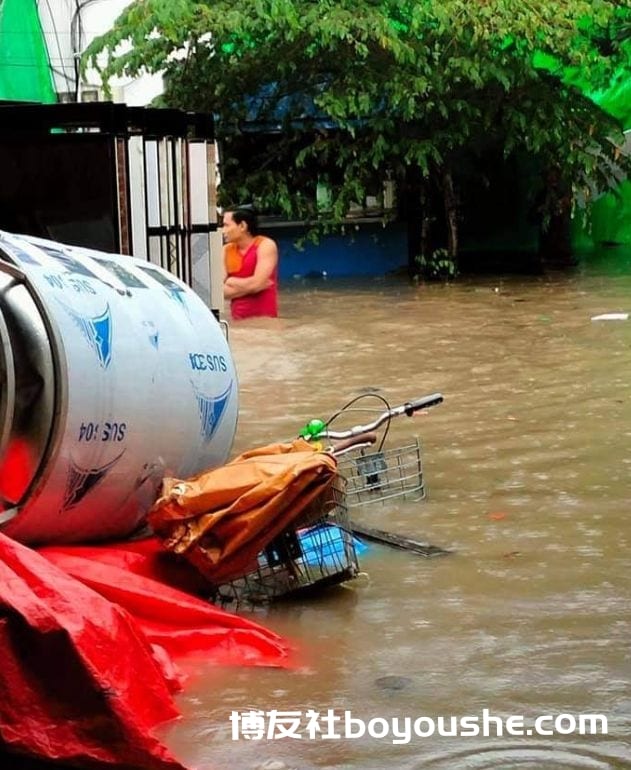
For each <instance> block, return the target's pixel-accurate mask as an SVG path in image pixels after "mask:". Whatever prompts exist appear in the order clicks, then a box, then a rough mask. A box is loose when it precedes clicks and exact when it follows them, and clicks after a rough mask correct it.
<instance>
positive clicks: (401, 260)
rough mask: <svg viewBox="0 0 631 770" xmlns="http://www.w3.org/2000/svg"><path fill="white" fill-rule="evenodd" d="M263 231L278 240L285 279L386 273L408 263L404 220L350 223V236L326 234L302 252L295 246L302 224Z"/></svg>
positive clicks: (403, 266) (281, 272) (281, 268)
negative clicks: (317, 275)
mask: <svg viewBox="0 0 631 770" xmlns="http://www.w3.org/2000/svg"><path fill="white" fill-rule="evenodd" d="M355 228H357V229H355ZM261 231H262V232H263V233H264V234H265V235H269V236H270V237H271V238H274V240H275V241H276V242H277V243H278V248H279V253H280V268H279V275H280V279H281V280H286V279H290V278H293V277H294V276H305V275H308V274H309V273H312V274H313V273H322V272H323V271H325V272H326V273H327V275H328V276H330V277H335V276H336V277H340V276H351V275H384V274H385V273H388V272H390V271H392V270H397V269H400V268H405V266H406V265H407V231H406V225H405V223H401V222H396V223H393V224H389V225H386V227H383V226H382V224H381V223H380V222H369V223H361V224H359V223H358V224H350V225H349V226H348V231H349V233H348V234H347V235H326V236H322V238H321V240H320V243H319V244H317V245H315V244H313V243H311V242H307V243H305V244H304V247H303V250H302V251H300V250H298V249H297V248H296V246H295V241H296V240H297V239H298V238H300V237H301V236H302V235H304V229H303V228H301V227H273V228H272V227H270V228H266V227H265V226H262V227H261Z"/></svg>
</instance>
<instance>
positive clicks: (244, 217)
mask: <svg viewBox="0 0 631 770" xmlns="http://www.w3.org/2000/svg"><path fill="white" fill-rule="evenodd" d="M228 212H230V213H231V214H232V219H233V221H234V222H236V223H237V224H238V225H240V224H241V222H245V223H246V225H247V226H248V232H249V233H250V235H258V231H259V223H258V218H257V216H256V213H255V212H254V211H253V210H252V209H244V208H243V209H242V208H239V207H238V206H236V207H235V208H231V209H226V210H225V213H226V214H227V213H228Z"/></svg>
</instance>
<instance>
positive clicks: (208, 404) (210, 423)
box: [195, 382, 234, 443]
mask: <svg viewBox="0 0 631 770" xmlns="http://www.w3.org/2000/svg"><path fill="white" fill-rule="evenodd" d="M233 385H234V382H230V385H228V387H227V388H226V390H224V392H223V393H220V394H219V395H218V396H216V397H214V398H213V397H210V396H205V395H204V394H203V393H199V392H198V391H196V392H195V396H196V398H197V407H198V409H199V419H200V422H201V435H202V438H203V439H204V442H206V443H208V442H209V441H210V440H211V438H212V437H213V436H214V435H215V433H216V432H217V428H218V427H219V423H220V422H221V418H222V417H223V416H224V413H225V411H226V406H227V404H228V401H229V399H230V395H231V393H232V387H233Z"/></svg>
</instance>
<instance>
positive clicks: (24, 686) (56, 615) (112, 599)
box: [0, 534, 288, 770]
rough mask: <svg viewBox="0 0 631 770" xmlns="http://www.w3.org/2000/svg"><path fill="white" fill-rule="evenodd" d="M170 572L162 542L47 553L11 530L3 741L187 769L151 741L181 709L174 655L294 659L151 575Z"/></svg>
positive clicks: (3, 602)
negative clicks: (154, 731)
mask: <svg viewBox="0 0 631 770" xmlns="http://www.w3.org/2000/svg"><path fill="white" fill-rule="evenodd" d="M164 570H165V567H164V565H162V566H161V560H160V557H159V556H158V552H157V545H156V544H155V542H149V543H144V544H142V545H135V546H134V545H130V546H127V545H124V546H119V547H114V548H112V547H101V548H98V547H95V548H86V547H81V546H67V547H63V548H61V547H55V548H53V547H48V548H43V549H42V550H41V553H40V554H38V553H36V552H34V551H32V550H31V549H29V548H27V547H25V546H22V545H20V544H18V543H16V542H14V541H12V540H10V539H9V538H6V537H5V536H3V535H1V534H0V655H1V656H2V665H0V746H1V745H2V744H4V745H5V746H6V747H7V748H8V749H10V750H11V751H13V752H23V753H25V754H28V755H30V756H37V757H42V758H48V759H56V760H59V761H63V763H64V764H66V765H69V764H72V765H76V766H78V767H85V768H99V769H101V768H105V767H112V766H116V765H118V766H120V767H125V768H134V769H135V770H167V769H169V770H182V767H183V766H182V765H181V764H180V763H179V762H177V760H175V759H174V758H173V757H172V756H171V755H170V754H169V752H168V750H167V749H166V748H165V747H164V746H163V745H162V744H161V743H160V742H159V741H157V740H156V739H155V738H154V737H153V736H152V734H151V730H152V728H153V727H154V726H155V725H156V724H158V723H159V722H163V721H165V720H167V719H171V718H173V717H175V716H177V713H178V712H177V709H176V707H175V704H174V702H173V700H172V692H173V690H174V689H175V688H176V682H175V677H174V673H173V672H174V667H173V666H172V662H171V660H170V658H169V654H172V655H179V654H181V653H184V652H190V651H192V650H197V651H202V650H203V651H206V652H207V654H208V656H209V657H210V659H211V660H212V661H213V662H218V663H222V664H229V663H232V664H235V663H238V664H250V665H287V664H288V647H287V645H286V643H284V642H283V640H282V639H280V637H278V636H277V635H276V634H273V633H272V632H269V631H266V630H265V629H263V628H261V627H260V626H258V625H256V624H254V623H251V622H250V621H247V620H245V619H243V618H239V617H236V616H233V615H230V614H228V613H225V612H222V611H221V610H219V609H217V608H215V607H212V606H210V605H208V604H206V602H204V601H202V600H200V599H196V598H194V597H192V596H190V595H188V594H186V593H183V592H182V591H179V590H177V589H175V588H170V587H169V586H166V585H164V584H163V583H162V582H158V581H157V580H155V579H154V578H153V577H150V575H154V576H157V575H160V576H161V577H162V578H164V574H165V573H164ZM75 577H76V578H77V579H75ZM79 580H80V581H81V582H79ZM132 616H134V617H132Z"/></svg>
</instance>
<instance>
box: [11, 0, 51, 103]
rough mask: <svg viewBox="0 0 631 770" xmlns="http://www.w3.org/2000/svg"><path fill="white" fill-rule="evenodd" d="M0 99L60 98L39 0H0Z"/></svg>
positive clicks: (43, 99)
mask: <svg viewBox="0 0 631 770" xmlns="http://www.w3.org/2000/svg"><path fill="white" fill-rule="evenodd" d="M0 99H10V100H14V101H21V102H27V101H31V102H45V103H50V102H55V101H57V100H56V97H55V89H54V87H53V79H52V73H51V69H50V62H49V60H48V51H47V49H46V43H45V41H44V36H43V33H42V26H41V24H40V20H39V14H38V12H37V5H36V0H0Z"/></svg>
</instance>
